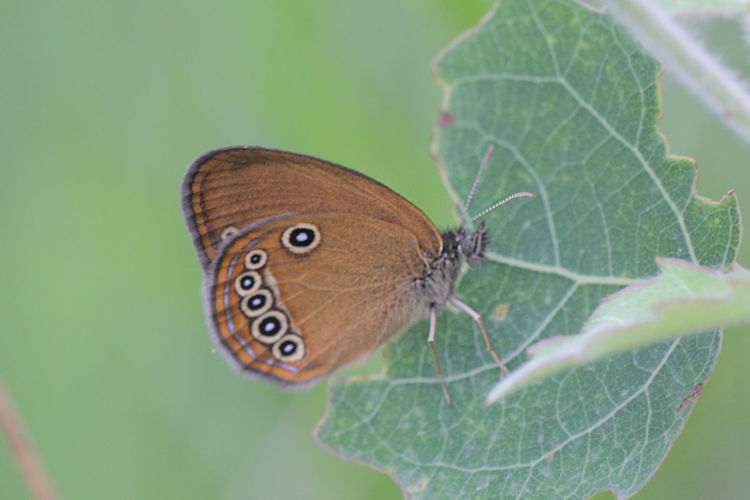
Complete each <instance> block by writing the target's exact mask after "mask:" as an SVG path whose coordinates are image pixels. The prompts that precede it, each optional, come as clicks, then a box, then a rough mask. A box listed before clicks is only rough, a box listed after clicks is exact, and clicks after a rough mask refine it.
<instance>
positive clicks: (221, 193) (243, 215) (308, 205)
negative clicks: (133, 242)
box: [182, 147, 442, 269]
mask: <svg viewBox="0 0 750 500" xmlns="http://www.w3.org/2000/svg"><path fill="white" fill-rule="evenodd" d="M182 195H183V200H182V206H183V212H184V214H185V220H186V222H187V225H188V229H189V230H190V233H191V235H192V237H193V242H194V244H195V247H196V251H197V253H198V257H199V259H200V261H201V264H202V265H203V268H204V269H207V268H208V266H209V263H210V262H211V260H213V259H214V257H215V256H216V253H217V251H218V250H219V247H220V246H221V244H222V239H227V238H228V237H230V236H231V235H233V234H235V233H236V232H238V231H240V230H243V229H245V228H246V227H248V226H250V225H251V224H254V223H257V222H258V221H261V220H263V219H266V218H269V217H270V218H273V217H277V216H280V215H282V216H283V215H289V214H292V213H312V214H315V213H318V214H320V213H329V214H331V213H338V214H350V215H365V216H368V217H372V218H373V219H376V220H379V221H383V222H388V223H391V224H395V225H397V226H400V227H402V228H404V229H406V230H407V231H409V233H411V234H413V235H414V237H415V238H416V239H417V241H418V242H419V245H420V251H421V252H422V253H425V254H430V255H431V256H436V255H438V254H439V253H440V251H441V249H442V240H441V237H440V234H439V232H438V231H437V229H436V228H435V226H434V225H433V224H432V222H430V220H429V219H428V218H427V216H426V215H425V214H424V213H422V211H420V210H419V209H418V208H417V207H415V206H414V205H413V204H412V203H411V202H409V201H408V200H406V199H405V198H403V197H401V196H399V195H398V194H396V193H395V192H393V191H392V190H390V189H389V188H387V187H386V186H384V185H382V184H380V183H379V182H377V181H374V180H373V179H370V178H369V177H366V176H364V175H362V174H359V173H357V172H355V171H353V170H349V169H347V168H345V167H342V166H339V165H336V164H333V163H329V162H326V161H323V160H319V159H316V158H312V157H309V156H304V155H298V154H294V153H288V152H284V151H277V150H272V149H264V148H253V147H231V148H225V149H219V150H215V151H211V152H208V153H206V154H204V155H202V156H200V157H198V158H197V159H196V160H195V161H194V162H193V164H192V165H191V166H190V168H189V170H188V172H187V174H186V175H185V179H184V181H183V186H182ZM353 232H356V228H353Z"/></svg>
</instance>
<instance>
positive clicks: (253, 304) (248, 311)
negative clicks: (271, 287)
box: [240, 288, 273, 318]
mask: <svg viewBox="0 0 750 500" xmlns="http://www.w3.org/2000/svg"><path fill="white" fill-rule="evenodd" d="M272 305H273V297H271V292H269V291H268V290H266V289H265V288H261V289H260V290H257V291H256V292H255V293H253V294H250V295H246V296H245V297H243V298H242V301H241V302H240V309H241V310H242V313H243V314H244V315H245V316H247V317H248V318H255V317H256V316H260V315H261V314H263V313H264V312H266V311H268V310H269V309H270V308H271V306H272Z"/></svg>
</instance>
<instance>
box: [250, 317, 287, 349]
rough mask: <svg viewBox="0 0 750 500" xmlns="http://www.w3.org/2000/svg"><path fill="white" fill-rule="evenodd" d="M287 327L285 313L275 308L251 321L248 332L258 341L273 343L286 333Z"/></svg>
mask: <svg viewBox="0 0 750 500" xmlns="http://www.w3.org/2000/svg"><path fill="white" fill-rule="evenodd" d="M288 328H289V321H288V320H287V319H286V315H285V314H284V313H283V312H281V311H279V310H277V309H272V310H270V311H268V312H266V313H265V314H263V315H262V316H260V317H259V318H257V319H256V320H255V321H253V324H252V325H251V326H250V334H251V335H252V336H253V338H255V339H256V340H258V341H259V342H263V343H264V344H273V343H274V342H276V341H277V340H279V339H280V338H281V337H282V336H283V335H284V334H285V333H286V331H287V329H288Z"/></svg>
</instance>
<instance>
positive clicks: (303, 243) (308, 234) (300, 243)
mask: <svg viewBox="0 0 750 500" xmlns="http://www.w3.org/2000/svg"><path fill="white" fill-rule="evenodd" d="M319 243H320V231H319V230H318V227H317V226H315V225H314V224H308V223H305V222H302V223H300V224H295V225H293V226H290V227H288V228H286V229H285V230H284V232H283V233H282V234H281V246H283V247H284V248H286V249H287V250H289V251H290V252H292V253H296V254H298V255H302V254H306V253H309V252H311V251H312V250H313V249H314V248H315V247H317V246H318V244H319Z"/></svg>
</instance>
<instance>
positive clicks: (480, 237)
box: [452, 222, 490, 268]
mask: <svg viewBox="0 0 750 500" xmlns="http://www.w3.org/2000/svg"><path fill="white" fill-rule="evenodd" d="M452 235H453V238H455V240H454V241H455V243H454V244H455V252H456V256H457V257H458V258H459V259H461V260H465V261H466V262H467V263H468V264H469V266H471V267H472V268H474V267H477V266H478V265H479V264H480V263H481V262H482V259H483V258H484V251H485V250H486V249H487V245H489V243H490V235H489V233H488V232H487V230H486V229H485V227H484V222H482V223H481V224H479V227H478V228H477V230H476V231H472V230H470V229H467V228H466V227H459V228H458V229H457V230H456V231H455V232H454V233H453V234H452Z"/></svg>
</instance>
